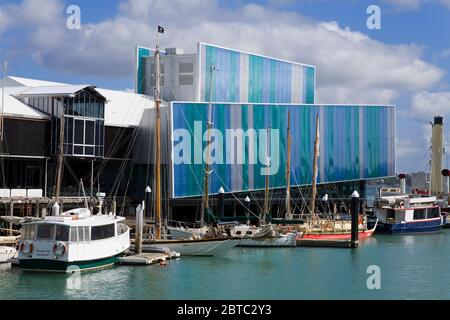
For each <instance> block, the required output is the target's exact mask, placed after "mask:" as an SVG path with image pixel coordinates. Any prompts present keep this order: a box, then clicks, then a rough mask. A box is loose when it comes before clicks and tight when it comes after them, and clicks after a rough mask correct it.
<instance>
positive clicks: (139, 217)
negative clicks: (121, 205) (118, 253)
mask: <svg viewBox="0 0 450 320" xmlns="http://www.w3.org/2000/svg"><path fill="white" fill-rule="evenodd" d="M144 210H145V201H144V202H142V204H140V205H139V206H138V207H137V208H136V232H135V243H134V247H135V248H134V251H135V253H136V254H141V253H142V234H143V231H144V224H143V221H144Z"/></svg>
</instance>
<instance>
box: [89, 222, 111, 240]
mask: <svg viewBox="0 0 450 320" xmlns="http://www.w3.org/2000/svg"><path fill="white" fill-rule="evenodd" d="M115 233H116V231H115V228H114V224H108V225H106V226H96V227H92V229H91V240H92V241H95V240H102V239H108V238H112V237H114V236H115Z"/></svg>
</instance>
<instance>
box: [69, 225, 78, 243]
mask: <svg viewBox="0 0 450 320" xmlns="http://www.w3.org/2000/svg"><path fill="white" fill-rule="evenodd" d="M77 229H78V228H77V227H70V242H78V232H77Z"/></svg>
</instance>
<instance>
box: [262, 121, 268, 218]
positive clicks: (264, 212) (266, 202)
mask: <svg viewBox="0 0 450 320" xmlns="http://www.w3.org/2000/svg"><path fill="white" fill-rule="evenodd" d="M266 139H267V140H266V182H265V184H266V189H265V192H264V208H263V214H264V222H265V220H266V217H267V216H268V214H269V211H270V210H269V182H270V180H269V168H270V159H269V148H270V140H269V139H270V126H269V128H267V138H266ZM260 223H261V221H260Z"/></svg>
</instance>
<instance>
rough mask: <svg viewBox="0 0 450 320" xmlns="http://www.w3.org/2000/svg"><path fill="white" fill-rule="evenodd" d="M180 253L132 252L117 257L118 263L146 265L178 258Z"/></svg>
mask: <svg viewBox="0 0 450 320" xmlns="http://www.w3.org/2000/svg"><path fill="white" fill-rule="evenodd" d="M179 257H180V254H179V253H177V252H154V253H141V254H134V255H130V256H126V257H121V258H119V259H118V263H119V264H120V265H132V266H146V265H151V264H157V263H161V262H165V261H167V260H173V259H178V258H179Z"/></svg>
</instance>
